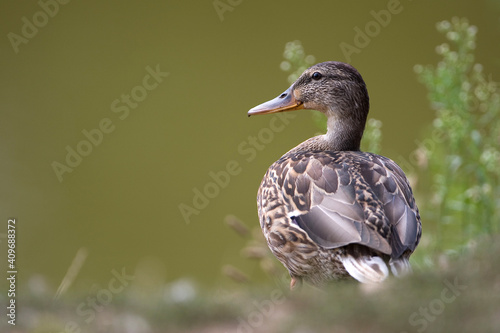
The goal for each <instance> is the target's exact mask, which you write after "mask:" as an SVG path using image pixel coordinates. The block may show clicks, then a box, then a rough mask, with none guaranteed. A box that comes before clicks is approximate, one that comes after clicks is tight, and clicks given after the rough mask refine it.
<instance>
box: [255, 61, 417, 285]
mask: <svg viewBox="0 0 500 333" xmlns="http://www.w3.org/2000/svg"><path fill="white" fill-rule="evenodd" d="M301 108H308V109H315V110H319V111H321V112H323V113H325V114H326V116H327V117H328V132H327V133H326V134H325V135H320V136H316V137H314V138H311V139H309V140H307V141H305V142H303V143H302V144H300V145H299V146H297V147H295V148H293V149H292V150H290V151H289V152H288V153H286V154H285V155H283V156H282V157H281V158H280V159H279V160H278V161H276V162H275V163H274V164H273V165H271V167H270V168H269V170H268V171H267V173H266V174H265V176H264V178H263V180H262V183H261V186H260V188H259V191H258V196H257V205H258V212H259V218H260V225H261V227H262V230H263V232H264V236H265V238H266V240H267V243H268V245H269V248H270V249H271V251H272V252H273V253H274V255H275V256H276V257H277V258H278V259H279V260H280V261H281V262H282V263H283V265H284V266H285V267H286V268H287V269H288V271H289V273H290V276H291V277H292V281H291V286H293V285H294V284H295V281H297V280H305V281H308V282H310V283H312V284H315V285H322V284H324V283H325V282H327V281H329V280H332V279H338V278H345V277H349V276H351V277H353V278H355V279H357V280H358V281H361V282H380V281H383V280H384V279H385V278H386V277H387V276H388V272H389V269H390V270H391V271H392V273H393V274H395V275H398V276H399V275H404V274H405V273H407V272H409V271H410V270H411V268H410V264H409V262H408V258H409V256H410V254H411V253H412V252H413V251H414V250H415V247H416V246H417V245H418V242H419V239H420V235H421V230H422V229H421V222H420V216H419V212H418V208H417V206H416V204H415V200H414V198H413V194H412V190H411V188H410V185H409V183H408V180H407V179H406V177H405V175H404V173H403V171H402V170H401V169H400V168H399V166H398V165H397V164H396V163H394V162H393V161H391V160H390V159H388V158H386V157H383V156H378V155H375V154H372V153H366V152H361V151H359V144H360V140H361V137H362V134H363V130H364V126H365V122H366V117H367V114H368V109H369V99H368V93H367V91H366V86H365V83H364V81H363V79H362V78H361V75H359V73H358V72H357V71H356V70H355V69H354V68H353V67H352V66H350V65H347V64H343V63H339V62H326V63H320V64H317V65H315V66H313V67H311V68H309V69H307V70H306V71H305V72H304V74H302V75H301V76H300V77H299V79H298V80H297V81H296V82H295V83H294V84H293V85H292V86H291V87H290V88H289V89H288V90H287V91H285V92H284V93H283V94H281V95H280V96H279V97H277V98H276V99H274V100H271V101H269V102H266V103H264V104H261V105H259V106H257V107H255V108H253V109H252V110H250V111H249V115H253V114H263V113H272V112H281V111H289V110H295V109H301ZM388 266H389V267H388Z"/></svg>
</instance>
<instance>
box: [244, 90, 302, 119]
mask: <svg viewBox="0 0 500 333" xmlns="http://www.w3.org/2000/svg"><path fill="white" fill-rule="evenodd" d="M303 108H304V104H302V102H299V101H297V100H296V99H295V96H294V95H293V91H292V87H290V88H288V89H287V90H286V91H285V92H284V93H282V94H281V95H279V96H278V97H276V98H275V99H272V100H270V101H267V102H265V103H262V104H260V105H257V106H256V107H254V108H252V109H250V111H248V116H249V117H250V116H253V115H256V114H268V113H276V112H283V111H292V110H300V109H303Z"/></svg>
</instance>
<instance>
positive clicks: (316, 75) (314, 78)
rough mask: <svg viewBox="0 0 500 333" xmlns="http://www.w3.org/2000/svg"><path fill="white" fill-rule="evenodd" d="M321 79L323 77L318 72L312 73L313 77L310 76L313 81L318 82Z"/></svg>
mask: <svg viewBox="0 0 500 333" xmlns="http://www.w3.org/2000/svg"><path fill="white" fill-rule="evenodd" d="M322 77H323V75H321V73H320V72H314V73H313V75H312V78H313V80H316V81H318V80H319V79H321V78H322Z"/></svg>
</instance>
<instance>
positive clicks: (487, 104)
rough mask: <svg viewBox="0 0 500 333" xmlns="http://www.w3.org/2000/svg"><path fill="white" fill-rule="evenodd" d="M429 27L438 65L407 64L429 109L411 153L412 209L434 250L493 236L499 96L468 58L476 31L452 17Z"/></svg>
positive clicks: (498, 212) (498, 192)
mask: <svg viewBox="0 0 500 333" xmlns="http://www.w3.org/2000/svg"><path fill="white" fill-rule="evenodd" d="M437 30H438V31H439V32H441V33H442V34H444V35H445V36H446V38H447V39H448V43H444V44H442V45H440V46H438V47H437V48H436V52H437V53H438V54H439V55H441V56H442V60H441V61H440V62H439V63H438V64H437V66H422V65H416V66H415V72H416V73H417V74H418V77H419V79H420V81H421V82H422V83H423V84H424V85H425V86H426V88H427V90H428V98H429V100H430V103H431V107H432V108H433V109H434V110H435V111H436V117H435V119H434V121H433V122H432V126H431V128H430V131H429V132H430V133H431V135H430V140H426V143H427V144H425V145H421V146H420V147H419V148H418V150H419V151H420V152H421V153H423V154H420V156H421V161H420V162H421V163H419V164H420V166H421V168H420V172H419V173H418V176H419V188H418V190H419V192H420V193H421V194H422V195H421V196H420V198H419V199H421V201H420V202H419V204H420V208H421V211H422V217H423V220H424V223H425V224H424V228H425V230H426V231H427V233H428V234H429V232H431V234H432V235H435V236H434V239H432V240H431V243H432V244H434V249H435V250H437V251H442V250H451V251H452V252H453V251H456V250H457V249H459V248H460V247H461V246H464V245H466V244H467V242H468V241H469V240H471V239H474V238H476V237H477V236H478V235H480V234H489V233H493V232H496V231H498V221H499V217H500V209H499V205H500V199H499V198H500V186H499V178H500V148H499V143H500V121H499V118H498V117H499V115H500V94H499V90H498V84H497V83H496V82H493V81H491V80H490V79H488V78H486V76H485V74H484V73H483V66H482V65H480V64H478V63H475V61H474V50H475V47H476V33H477V28H476V27H475V26H473V25H470V24H469V23H468V21H467V20H466V19H459V18H453V19H452V20H451V21H442V22H440V23H438V24H437ZM432 226H435V230H431V229H432V228H433V227H432Z"/></svg>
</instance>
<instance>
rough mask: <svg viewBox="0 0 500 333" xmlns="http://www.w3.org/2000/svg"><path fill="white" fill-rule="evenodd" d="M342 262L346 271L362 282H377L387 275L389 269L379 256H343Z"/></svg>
mask: <svg viewBox="0 0 500 333" xmlns="http://www.w3.org/2000/svg"><path fill="white" fill-rule="evenodd" d="M341 259H342V263H343V264H344V267H345V269H346V270H347V272H348V273H349V274H350V275H351V276H352V277H353V278H355V279H356V280H358V281H359V282H362V283H379V282H382V281H384V280H385V279H386V278H387V276H389V269H388V268H387V265H386V264H385V262H384V260H382V258H380V257H370V256H361V257H358V258H354V257H352V256H350V255H347V256H343V257H342V258H341Z"/></svg>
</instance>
